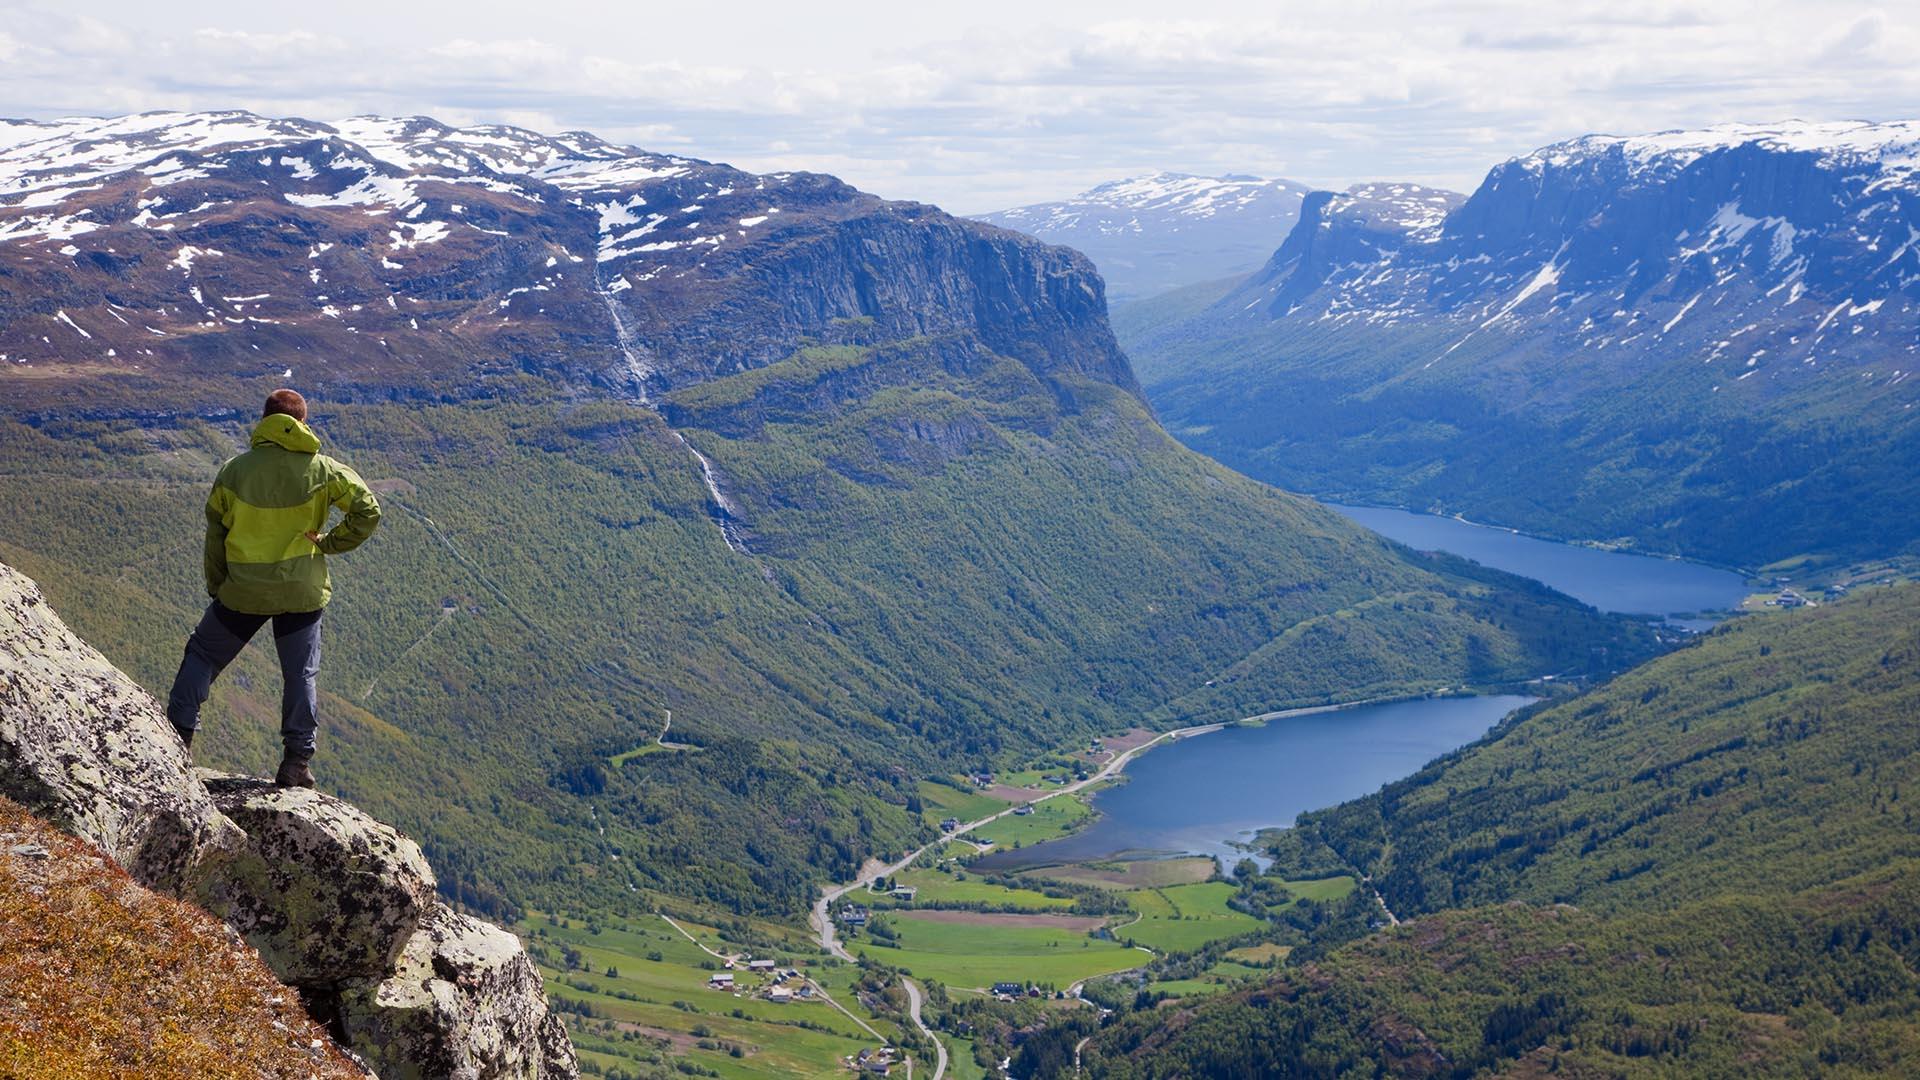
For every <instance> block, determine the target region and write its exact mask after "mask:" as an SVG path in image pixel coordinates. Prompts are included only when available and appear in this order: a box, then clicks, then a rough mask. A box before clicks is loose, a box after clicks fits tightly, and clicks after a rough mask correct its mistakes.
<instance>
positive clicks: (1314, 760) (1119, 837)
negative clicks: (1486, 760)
mask: <svg viewBox="0 0 1920 1080" xmlns="http://www.w3.org/2000/svg"><path fill="white" fill-rule="evenodd" d="M1531 700H1533V699H1531V698H1526V697H1516V696H1507V695H1503V696H1489V697H1468V698H1431V699H1427V700H1422V701H1400V702H1393V703H1391V704H1386V705H1362V706H1359V707H1357V708H1352V709H1342V710H1338V711H1335V712H1325V713H1314V714H1311V715H1308V716H1296V717H1291V718H1288V719H1283V720H1274V721H1270V722H1269V723H1267V724H1265V725H1262V726H1258V727H1236V728H1226V729H1224V730H1221V731H1216V732H1212V733H1210V734H1206V735H1195V736H1190V737H1188V738H1184V739H1181V740H1179V741H1177V742H1175V743H1173V744H1172V745H1162V746H1158V747H1155V748H1154V749H1152V750H1149V751H1147V752H1146V753H1144V754H1141V755H1140V756H1139V757H1137V758H1135V759H1134V760H1133V761H1132V762H1131V763H1130V764H1128V766H1127V769H1126V776H1127V782H1126V783H1123V784H1120V785H1118V786H1116V787H1110V788H1107V789H1106V790H1104V791H1100V792H1098V793H1096V794H1095V795H1094V797H1093V808H1094V810H1095V811H1096V812H1097V813H1098V814H1099V818H1098V820H1096V821H1095V822H1094V823H1093V824H1092V825H1090V826H1088V827H1087V828H1086V829H1084V830H1082V831H1080V832H1078V833H1074V834H1073V835H1071V836H1065V837H1062V838H1060V839H1058V840H1048V841H1045V842H1044V843H1039V844H1031V845H1028V846H1027V847H1024V848H1019V849H1017V850H1007V851H997V852H994V853H992V854H990V855H987V856H986V857H985V858H982V859H981V860H980V861H979V862H977V863H976V864H975V865H976V866H978V867H979V868H980V869H982V870H1010V869H1015V868H1018V867H1022V866H1038V865H1043V864H1053V863H1066V862H1081V861H1088V860H1097V859H1110V858H1114V857H1117V856H1133V855H1174V854H1185V853H1191V854H1197V855H1212V856H1215V857H1216V858H1220V859H1222V860H1224V863H1225V865H1227V866H1232V865H1233V863H1234V862H1235V861H1236V860H1238V859H1239V858H1240V857H1241V856H1242V855H1244V854H1245V852H1243V851H1241V850H1240V849H1239V848H1237V847H1236V846H1235V845H1234V841H1236V840H1246V839H1249V838H1251V837H1252V836H1253V834H1254V832H1256V831H1257V830H1259V829H1263V828H1269V827H1273V826H1285V825H1291V824H1293V821H1294V819H1295V818H1296V817H1298V816H1299V815H1300V814H1301V813H1302V812H1303V811H1307V810H1317V809H1320V808H1322V807H1327V806H1332V805H1333V804H1335V803H1338V802H1344V801H1345V800H1347V799H1352V798H1356V797H1358V796H1361V795H1365V794H1368V793H1369V792H1372V791H1375V790H1377V789H1378V788H1379V787H1380V785H1382V784H1385V783H1387V782H1388V781H1391V780H1398V779H1400V778H1401V777H1404V776H1406V775H1408V774H1410V773H1412V772H1414V771H1416V770H1418V769H1419V768H1420V767H1421V766H1422V765H1425V764H1426V763H1427V762H1429V761H1432V760H1433V759H1434V758H1436V757H1439V756H1440V755H1441V754H1444V753H1446V752H1447V751H1449V750H1452V749H1455V748H1456V747H1459V746H1463V745H1465V744H1467V743H1470V742H1472V741H1473V740H1475V739H1477V738H1479V737H1480V736H1481V735H1483V734H1485V733H1486V731H1487V729H1488V728H1490V727H1492V726H1493V725H1494V724H1495V723H1496V722H1498V721H1499V720H1500V718H1501V717H1503V716H1505V715H1507V714H1508V713H1510V712H1512V711H1513V710H1514V709H1517V708H1519V707H1520V706H1522V705H1525V704H1527V703H1528V702H1529V701H1531ZM980 831H981V832H982V833H984V834H985V835H987V836H989V837H991V836H992V835H993V826H991V825H988V826H986V827H985V828H983V829H981V830H980Z"/></svg>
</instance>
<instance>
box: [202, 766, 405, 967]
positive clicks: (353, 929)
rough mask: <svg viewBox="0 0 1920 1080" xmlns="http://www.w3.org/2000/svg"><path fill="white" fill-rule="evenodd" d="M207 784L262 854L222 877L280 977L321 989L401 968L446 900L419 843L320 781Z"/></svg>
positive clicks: (226, 897) (229, 916) (233, 918)
mask: <svg viewBox="0 0 1920 1080" xmlns="http://www.w3.org/2000/svg"><path fill="white" fill-rule="evenodd" d="M207 788H208V790H210V791H211V792H212V793H213V798H214V802H215V803H216V804H217V805H218V806H219V807H220V810H221V811H222V812H223V813H225V814H226V815H227V817H228V818H230V819H231V820H232V821H233V822H234V823H235V824H237V825H239V826H240V828H241V829H243V830H245V832H246V837H247V847H248V850H249V851H250V853H252V854H253V855H255V856H257V858H256V859H253V860H248V862H247V870H248V872H247V873H245V874H236V875H233V876H231V877H229V878H227V879H226V880H225V881H223V882H222V894H221V896H220V903H221V910H220V915H221V916H222V917H223V918H225V919H226V920H227V922H228V924H230V925H231V926H232V927H233V928H234V929H236V930H238V931H240V932H241V933H242V934H243V935H245V936H246V938H247V940H248V941H249V942H252V944H253V947H254V948H256V949H259V950H260V953H261V955H262V956H265V957H266V958H267V962H268V963H269V964H271V965H273V969H274V970H275V971H277V972H279V973H280V977H281V978H283V979H285V980H286V981H288V982H290V983H292V984H294V985H295V986H299V987H302V988H306V989H322V988H332V987H336V986H340V985H342V984H345V983H348V982H351V981H356V980H368V979H381V978H384V977H386V975H387V974H389V973H390V972H392V971H393V970H394V965H395V963H396V962H397V961H398V960H399V959H400V952H401V950H402V949H404V948H405V947H406V944H407V939H408V938H409V937H411V936H412V934H413V932H414V931H415V930H416V929H418V928H419V926H420V923H421V921H422V920H424V919H425V918H426V917H427V914H428V912H429V911H431V910H432V909H433V908H434V907H436V906H437V901H436V900H435V899H434V879H433V868H432V867H430V866H428V865H427V860H426V857H425V856H423V855H421V854H420V848H419V846H418V845H417V844H415V843H414V842H413V841H412V840H409V839H407V838H406V837H404V836H402V835H400V833H399V832H398V831H396V830H395V829H393V828H392V827H391V826H388V825H384V824H382V823H380V822H378V821H375V820H374V819H373V818H371V817H368V816H367V815H366V814H364V813H361V812H360V811H359V810H357V809H355V808H354V807H353V806H351V805H349V804H347V803H344V802H341V801H340V800H339V799H335V798H333V797H331V796H329V795H323V794H321V793H320V792H317V791H311V790H306V789H302V788H291V789H282V788H276V787H274V786H273V785H272V784H270V783H267V782H266V781H262V780H254V779H251V778H246V777H237V776H214V777H210V778H209V779H208V780H207Z"/></svg>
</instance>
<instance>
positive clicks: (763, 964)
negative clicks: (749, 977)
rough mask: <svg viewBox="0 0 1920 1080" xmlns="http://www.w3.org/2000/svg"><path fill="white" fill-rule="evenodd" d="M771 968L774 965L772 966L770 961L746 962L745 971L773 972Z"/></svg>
mask: <svg viewBox="0 0 1920 1080" xmlns="http://www.w3.org/2000/svg"><path fill="white" fill-rule="evenodd" d="M773 967H774V964H773V961H771V960H749V961H747V970H748V971H772V970H773Z"/></svg>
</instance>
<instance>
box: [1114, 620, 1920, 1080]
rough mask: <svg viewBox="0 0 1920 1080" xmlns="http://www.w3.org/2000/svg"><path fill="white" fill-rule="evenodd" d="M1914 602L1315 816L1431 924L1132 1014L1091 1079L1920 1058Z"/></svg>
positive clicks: (1675, 677)
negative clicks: (1172, 1007)
mask: <svg viewBox="0 0 1920 1080" xmlns="http://www.w3.org/2000/svg"><path fill="white" fill-rule="evenodd" d="M1917 616H1920V588H1913V587H1903V588H1898V589H1890V590H1884V591H1882V590H1876V591H1874V592H1873V593H1871V594H1869V595H1866V596H1862V597H1859V598H1856V599H1854V600H1851V601H1848V602H1845V603H1841V604H1837V605H1829V606H1826V607H1822V608H1819V609H1813V610H1806V611H1801V612H1794V613H1782V614H1779V615H1772V616H1765V617H1756V618H1749V619H1742V620H1739V621H1738V622H1736V623H1734V624H1731V625H1729V626H1727V627H1725V628H1723V629H1721V630H1719V631H1717V632H1715V633H1714V634H1712V635H1710V636H1709V637H1707V638H1706V639H1705V640H1703V641H1701V642H1700V643H1699V644H1698V645H1696V646H1694V647H1692V648H1688V649H1683V650H1681V651H1679V652H1677V653H1674V654H1671V655H1669V656H1666V657H1663V658H1661V659H1659V660H1656V661H1653V662H1651V663H1649V664H1647V665H1645V666H1643V667H1641V668H1638V669H1636V670H1634V671H1632V672H1630V673H1628V674H1627V675H1625V676H1623V677H1621V678H1619V679H1617V680H1615V681H1613V682H1612V683H1610V684H1608V685H1606V686H1604V687H1602V688H1600V689H1598V690H1596V691H1593V692H1591V693H1589V694H1586V695H1583V696H1581V697H1579V698H1575V699H1572V700H1570V701H1567V702H1565V703H1562V704H1558V705H1553V706H1551V707H1545V708H1538V709H1536V710H1533V711H1531V712H1530V713H1528V714H1525V715H1522V716H1519V717H1517V718H1515V719H1514V720H1512V721H1510V722H1508V723H1507V724H1505V725H1503V726H1502V728H1501V729H1499V730H1497V731H1495V732H1494V733H1492V734H1491V735H1489V736H1488V738H1487V739H1486V740H1484V741H1483V742H1482V743H1480V744H1476V745H1475V746H1473V747H1469V748H1467V749H1465V750H1462V751H1460V752H1458V753H1456V754H1454V755H1450V756H1449V757H1447V758H1444V759H1442V760H1440V761H1438V762H1436V763H1434V764H1433V765H1432V766H1429V767H1428V768H1427V769H1425V770H1423V771H1422V772H1421V773H1419V774H1417V775H1416V776H1414V777H1411V778H1409V779H1408V780H1406V781H1403V782H1400V783H1396V784H1393V785H1389V786H1388V787H1387V788H1386V789H1384V790H1383V791H1382V792H1381V793H1379V794H1378V795H1375V796H1372V797H1369V798H1366V799H1361V800H1357V801H1355V802H1353V803H1349V804H1345V805H1343V806H1340V807H1336V808H1333V809H1331V810H1327V811H1323V812H1320V813H1317V814H1314V815H1309V816H1308V817H1307V818H1305V819H1303V822H1302V825H1301V828H1300V830H1299V833H1298V835H1296V836H1294V837H1292V838H1290V839H1289V840H1288V843H1287V845H1286V850H1288V851H1290V852H1293V853H1296V855H1295V857H1297V853H1299V852H1302V851H1306V852H1311V851H1313V850H1315V849H1318V850H1321V851H1325V850H1327V849H1329V848H1330V849H1331V850H1333V851H1335V852H1337V853H1339V855H1340V856H1341V857H1343V858H1344V859H1345V860H1348V861H1350V862H1351V863H1353V864H1354V865H1357V866H1359V867H1360V868H1362V869H1363V870H1366V871H1368V872H1370V873H1371V874H1372V876H1373V880H1374V883H1375V884H1376V885H1377V886H1378V888H1379V889H1380V891H1381V893H1382V896H1383V898H1384V899H1385V901H1386V903H1387V904H1388V905H1389V906H1390V907H1391V908H1392V909H1393V910H1394V911H1395V912H1396V913H1397V914H1399V915H1400V916H1402V917H1403V918H1404V917H1408V916H1413V915H1419V916H1420V917H1418V918H1414V919H1413V920H1412V921H1411V922H1410V923H1408V924H1406V925H1404V926H1402V927H1400V928H1398V929H1394V930H1389V931H1386V932H1383V933H1381V934H1376V935H1373V936H1372V937H1369V938H1366V939H1363V940H1362V941H1359V942H1356V943H1354V944H1351V945H1348V946H1346V947H1344V948H1340V949H1336V950H1334V951H1333V952H1331V953H1329V954H1327V955H1326V956H1324V957H1322V958H1321V959H1319V960H1318V961H1316V962H1314V963H1310V964H1307V965H1305V966H1303V967H1300V968H1297V969H1295V970H1293V971H1290V972H1289V973H1288V974H1287V975H1286V976H1284V977H1282V978H1281V979H1280V980H1278V981H1277V982H1275V983H1273V984H1270V985H1268V986H1267V987H1264V988H1262V989H1261V990H1258V991H1255V992H1251V993H1248V994H1242V995H1237V996H1233V997H1229V998H1224V999H1220V1000H1217V1001H1214V1002H1210V1003H1206V1004H1202V1005H1200V1006H1198V1007H1196V1008H1193V1009H1190V1010H1185V1011H1181V1012H1178V1013H1174V1014H1171V1015H1162V1016H1154V1017H1133V1018H1129V1019H1127V1020H1124V1021H1123V1022H1121V1023H1120V1024H1119V1025H1118V1026H1116V1027H1115V1028H1113V1029H1111V1030H1110V1031H1109V1032H1107V1033H1105V1034H1103V1035H1102V1036H1101V1037H1100V1039H1099V1040H1098V1041H1097V1043H1096V1044H1095V1056H1094V1058H1093V1059H1092V1061H1093V1068H1092V1070H1091V1071H1092V1072H1093V1074H1095V1075H1110V1076H1174V1075H1221V1076H1236V1075H1245V1076H1252V1075H1275V1074H1276V1073H1275V1072H1274V1071H1273V1070H1275V1069H1279V1070H1282V1071H1286V1070H1290V1069H1291V1070H1297V1075H1304V1076H1322V1075H1324V1076H1336V1075H1348V1074H1349V1073H1348V1072H1347V1071H1346V1070H1349V1069H1359V1070H1362V1071H1363V1072H1371V1071H1372V1070H1374V1069H1385V1070H1387V1071H1389V1072H1391V1073H1392V1074H1394V1075H1409V1076H1447V1075H1460V1076H1464V1075H1471V1074H1474V1073H1475V1072H1477V1071H1481V1070H1486V1071H1489V1072H1492V1073H1496V1074H1502V1075H1543V1074H1545V1073H1548V1072H1553V1071H1559V1072H1562V1073H1567V1074H1571V1075H1609V1076H1612V1075H1629V1076H1631V1075H1676V1074H1683V1075H1689V1076H1693V1075H1736V1074H1757V1075H1806V1074H1808V1073H1820V1074H1822V1075H1852V1076H1880V1075H1895V1074H1898V1073H1900V1072H1901V1070H1902V1069H1904V1068H1905V1067H1906V1063H1910V1062H1911V1061H1912V1060H1913V1055H1914V1054H1915V1053H1916V1051H1917V1050H1920V1024H1916V1022H1915V1019H1914V1018H1915V1016H1920V1009H1916V1006H1920V975H1917V974H1916V964H1920V938H1917V937H1916V936H1915V934H1914V933H1913V926H1914V925H1915V918H1916V916H1920V907H1917V905H1920V831H1916V829H1915V828H1914V825H1913V817H1912V814H1911V813H1910V810H1909V808H1908V807H1907V805H1906V804H1907V803H1908V802H1910V801H1911V798H1912V792H1911V790H1910V788H1911V786H1912V778H1913V777H1914V776H1915V775H1916V768H1915V766H1916V762H1917V760H1920V759H1917V758H1916V755H1920V729H1916V728H1915V727H1914V725H1913V723H1912V720H1913V717H1914V716H1915V715H1916V713H1920V629H1917V628H1920V618H1917ZM1488 905H1499V906H1488ZM1569 905H1571V906H1569ZM1423 913H1424V914H1423ZM1263 1070H1264V1071H1263ZM1289 1074H1296V1073H1289Z"/></svg>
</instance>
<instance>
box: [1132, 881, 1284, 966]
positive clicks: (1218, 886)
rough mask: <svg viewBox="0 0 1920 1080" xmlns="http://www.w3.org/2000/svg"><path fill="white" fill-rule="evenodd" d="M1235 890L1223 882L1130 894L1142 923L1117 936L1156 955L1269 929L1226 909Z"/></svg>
mask: <svg viewBox="0 0 1920 1080" xmlns="http://www.w3.org/2000/svg"><path fill="white" fill-rule="evenodd" d="M1234 891H1235V890H1234V887H1233V886H1232V885H1230V884H1227V883H1226V882H1223V881H1206V882H1201V883H1200V884H1197V885H1173V886H1169V887H1167V888H1164V889H1143V890H1141V891H1139V892H1133V893H1128V894H1127V902H1128V903H1129V904H1131V905H1133V909H1134V910H1135V911H1138V912H1139V913H1140V916H1141V917H1140V920H1139V921H1138V922H1135V923H1132V924H1130V925H1128V926H1125V927H1115V928H1114V933H1115V935H1117V936H1118V937H1119V938H1121V939H1122V940H1123V941H1124V940H1132V941H1134V942H1136V943H1138V944H1141V945H1145V946H1146V947H1147V948H1149V949H1152V950H1153V951H1155V952H1162V953H1167V952H1192V951H1193V950H1195V949H1198V948H1200V947H1201V946H1203V945H1206V944H1208V943H1209V942H1214V941H1219V940H1221V939H1223V938H1231V937H1238V936H1240V935H1241V934H1247V933H1252V932H1253V931H1255V930H1258V929H1260V928H1261V927H1262V926H1264V925H1266V924H1265V923H1263V922H1262V921H1261V920H1259V919H1256V918H1254V917H1253V916H1251V915H1248V914H1245V913H1244V912H1239V911H1235V910H1233V909H1232V908H1229V907H1228V906H1227V901H1228V900H1230V899H1232V898H1233V895H1234Z"/></svg>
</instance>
